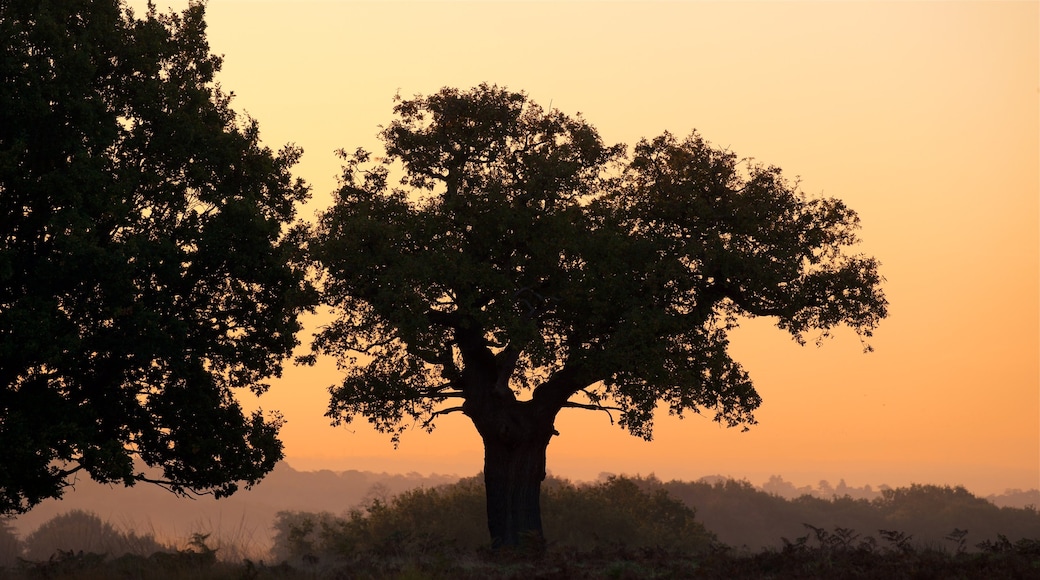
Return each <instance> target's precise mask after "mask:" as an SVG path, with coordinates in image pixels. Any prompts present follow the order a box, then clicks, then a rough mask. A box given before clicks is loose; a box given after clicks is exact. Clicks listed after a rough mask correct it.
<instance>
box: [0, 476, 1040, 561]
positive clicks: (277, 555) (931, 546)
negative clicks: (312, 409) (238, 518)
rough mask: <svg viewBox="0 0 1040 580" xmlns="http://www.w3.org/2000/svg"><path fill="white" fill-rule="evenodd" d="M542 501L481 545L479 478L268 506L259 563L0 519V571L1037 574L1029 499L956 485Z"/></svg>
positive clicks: (76, 523)
mask: <svg viewBox="0 0 1040 580" xmlns="http://www.w3.org/2000/svg"><path fill="white" fill-rule="evenodd" d="M542 501H543V505H542V508H543V513H544V518H545V521H544V527H545V531H546V535H547V536H548V537H549V538H551V541H550V543H549V544H548V545H546V546H542V547H539V548H536V549H534V550H530V551H526V552H523V551H516V550H499V551H496V552H492V551H491V550H489V549H487V548H486V546H487V543H488V542H487V529H486V527H485V525H484V518H483V515H484V489H483V484H482V482H481V479H479V478H467V479H463V480H461V481H459V482H458V483H455V484H451V485H443V486H438V487H433V488H428V489H415V490H411V491H407V492H404V493H400V494H397V495H394V496H386V495H383V496H381V495H380V494H378V493H376V494H373V496H372V497H370V498H369V499H368V500H367V501H366V502H365V503H364V504H363V505H360V506H358V507H356V508H354V509H351V510H349V511H347V512H346V513H344V514H341V515H335V514H332V513H328V512H323V513H312V512H280V513H279V514H278V516H277V517H276V519H275V521H274V522H273V527H274V530H275V543H274V546H273V548H272V550H271V551H270V554H268V555H267V557H266V558H264V559H260V558H248V559H247V558H243V557H242V553H243V551H242V550H241V549H236V547H235V546H233V545H228V544H223V545H222V544H220V543H219V542H216V543H215V542H214V539H213V538H211V537H210V536H209V535H208V534H203V533H196V534H194V535H192V536H191V537H190V538H189V539H188V540H187V541H185V542H183V544H182V545H173V544H164V543H163V542H160V541H159V540H156V539H155V538H154V537H153V536H151V535H149V534H140V533H137V532H134V531H130V530H120V529H118V528H116V527H115V526H113V525H111V524H110V523H108V522H104V521H103V520H101V518H99V517H98V516H97V515H95V514H92V513H89V512H83V511H72V512H69V513H67V514H64V515H61V516H58V517H55V518H53V519H52V520H50V521H48V522H46V523H45V524H43V525H41V526H40V527H39V528H38V529H37V530H35V531H34V532H32V533H30V534H28V535H26V537H24V538H20V537H19V536H18V535H17V534H16V533H14V531H13V530H12V529H11V528H10V527H9V526H7V525H6V522H3V524H4V525H3V526H0V566H2V568H0V577H3V578H16V579H17V578H127V579H131V578H158V579H163V578H171V579H175V578H176V579H179V578H203V579H205V578H242V579H247V578H257V579H259V578H308V579H310V578H314V579H317V578H341V577H344V576H345V575H346V576H348V577H351V578H486V577H497V578H523V579H525V580H526V579H530V578H603V577H608V578H668V577H696V578H752V577H753V578H765V577H772V578H886V579H887V578H997V577H1001V578H1004V577H1007V578H1015V577H1020V578H1025V577H1035V575H1036V574H1037V573H1038V572H1040V514H1038V513H1037V510H1036V508H1035V507H1033V506H1029V507H1026V508H1000V507H997V506H995V505H993V504H991V503H989V502H987V501H985V500H983V499H980V498H977V497H975V496H973V495H972V494H971V493H969V492H968V491H967V490H965V489H964V488H960V487H952V488H951V487H939V486H919V485H914V486H911V487H908V488H899V489H886V490H884V491H883V492H882V494H881V495H880V497H877V498H875V499H872V500H868V499H852V498H851V497H840V498H839V497H834V498H832V499H830V500H825V499H821V498H814V497H809V496H805V497H802V498H798V499H795V500H786V499H784V498H781V497H779V496H776V495H772V494H768V493H765V492H762V491H759V490H756V489H755V488H753V487H752V486H751V485H750V484H747V483H746V482H737V481H720V482H715V483H704V482H698V483H690V482H677V481H672V482H661V481H659V480H657V479H654V478H627V477H611V478H609V479H607V480H605V481H601V482H598V483H595V484H583V485H575V484H572V483H570V482H567V481H566V480H561V479H555V478H549V480H548V481H547V482H546V485H545V489H544V491H543V495H542ZM795 522H797V523H795ZM806 522H812V523H806ZM998 529H999V530H1000V531H994V530H998ZM936 530H941V531H936ZM734 538H735V539H736V540H737V541H734Z"/></svg>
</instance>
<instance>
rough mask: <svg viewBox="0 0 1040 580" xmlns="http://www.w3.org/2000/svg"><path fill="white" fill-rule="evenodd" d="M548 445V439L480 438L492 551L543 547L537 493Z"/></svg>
mask: <svg viewBox="0 0 1040 580" xmlns="http://www.w3.org/2000/svg"><path fill="white" fill-rule="evenodd" d="M550 435H551V433H550ZM548 445H549V439H548V437H530V438H529V439H528V440H522V441H515V440H514V441H510V440H505V439H503V438H496V437H484V484H485V486H486V488H487V515H488V531H490V532H491V547H492V548H496V549H497V548H502V547H517V546H522V547H525V548H526V547H532V548H534V549H540V548H541V547H542V546H543V545H544V539H543V538H544V537H543V534H542V513H541V490H542V481H543V480H544V479H545V450H546V448H547V447H548Z"/></svg>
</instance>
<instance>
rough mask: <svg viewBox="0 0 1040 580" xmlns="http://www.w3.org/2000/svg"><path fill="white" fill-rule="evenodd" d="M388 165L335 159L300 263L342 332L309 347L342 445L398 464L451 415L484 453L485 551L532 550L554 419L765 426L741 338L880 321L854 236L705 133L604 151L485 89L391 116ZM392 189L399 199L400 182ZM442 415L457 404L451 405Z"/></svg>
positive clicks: (509, 96) (879, 302) (425, 100)
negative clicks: (666, 418)
mask: <svg viewBox="0 0 1040 580" xmlns="http://www.w3.org/2000/svg"><path fill="white" fill-rule="evenodd" d="M394 111H395V113H396V118H395V119H394V120H393V122H392V123H390V124H389V126H387V127H386V128H385V129H384V130H383V131H382V133H381V138H382V141H383V143H384V144H385V149H386V151H385V154H384V155H383V156H381V157H377V158H373V157H372V156H371V154H370V153H368V152H366V151H364V150H357V151H356V152H354V153H346V152H341V154H342V155H343V157H344V159H345V166H344V171H343V178H342V186H341V187H340V188H339V190H338V192H337V193H336V198H335V203H334V205H333V207H331V208H330V209H328V210H327V211H326V212H325V213H324V214H323V215H322V216H321V217H320V221H319V223H318V224H317V226H316V229H315V231H314V234H313V236H312V239H311V241H310V244H309V248H310V251H311V254H312V256H313V257H314V259H315V261H316V262H317V263H319V264H320V265H321V266H322V267H323V279H322V280H321V283H320V284H321V292H322V302H323V303H325V304H328V305H330V306H331V307H332V309H333V312H334V318H333V320H332V322H331V323H330V324H328V326H326V327H324V328H323V329H321V330H320V332H318V333H317V334H316V336H315V340H314V342H313V344H312V348H313V352H312V354H311V355H309V356H308V357H305V361H307V362H313V361H314V360H315V358H316V356H317V355H319V354H326V355H332V356H334V357H336V359H337V360H338V361H339V364H340V365H341V367H342V368H343V369H344V371H345V376H344V379H343V381H342V383H340V384H338V385H334V386H332V387H331V388H330V391H331V394H332V397H331V402H330V407H329V412H328V415H329V416H330V417H331V418H332V419H333V421H334V422H349V421H350V420H351V419H352V418H354V417H359V416H360V417H366V418H367V419H368V420H369V421H371V422H372V424H373V425H374V426H375V427H376V428H377V429H379V430H381V431H384V432H386V433H388V434H392V437H393V440H394V441H395V442H396V441H397V440H398V438H399V436H400V435H401V433H402V432H403V430H405V429H407V428H408V426H409V425H412V424H419V425H421V426H423V427H425V428H426V429H432V428H433V427H434V423H435V420H436V419H437V418H438V417H440V416H442V415H444V414H447V413H451V412H456V411H461V412H463V413H464V414H465V415H467V416H468V417H469V418H470V419H471V420H472V421H473V424H474V425H475V427H476V429H477V431H478V433H479V434H480V436H481V438H482V440H483V443H484V448H485V459H484V478H485V484H486V489H487V504H488V527H489V530H490V533H491V537H492V542H493V545H496V546H499V545H515V544H517V543H519V542H520V540H521V538H523V537H526V536H534V537H535V538H539V537H540V536H541V529H542V527H541V519H540V514H539V490H540V484H541V481H542V480H543V479H544V477H545V457H546V455H545V454H546V447H547V445H548V443H549V441H550V439H551V438H552V437H553V435H555V434H557V433H556V431H555V429H554V420H555V418H556V415H557V413H559V411H560V410H561V409H563V408H568V407H580V408H585V409H601V410H607V411H608V412H609V411H611V410H613V411H616V412H619V413H620V415H619V423H620V425H621V426H622V427H624V428H626V429H627V430H628V431H630V432H631V433H632V434H633V435H637V436H640V437H644V438H646V439H650V438H651V435H652V427H653V413H654V411H655V409H656V408H657V407H658V406H659V405H664V406H666V407H667V408H668V410H669V411H670V412H671V413H674V414H678V415H679V416H682V415H683V414H684V413H686V412H700V411H701V410H703V409H708V410H713V411H714V413H715V420H716V421H720V422H724V423H726V424H727V425H730V426H736V425H744V426H745V428H746V426H747V425H750V424H753V423H754V422H755V419H754V414H753V411H754V410H755V409H756V408H757V407H758V405H759V402H760V399H759V396H758V394H757V393H756V392H755V389H754V387H753V385H752V383H751V380H750V378H749V377H748V375H747V373H746V372H745V371H744V370H743V369H742V368H741V366H740V365H739V364H738V363H737V362H735V361H734V360H732V359H731V358H730V356H729V354H728V352H727V347H728V341H727V333H728V331H729V330H731V329H732V328H734V327H735V326H736V325H737V323H738V321H739V318H740V317H750V316H770V317H774V318H775V319H776V320H777V324H778V326H779V327H780V328H782V329H784V330H786V331H788V332H790V333H791V334H792V335H793V336H794V337H795V339H797V340H798V341H800V342H804V341H805V337H806V333H808V332H809V331H811V330H816V331H818V332H819V333H820V334H821V335H822V336H826V335H827V333H828V332H829V331H830V329H832V328H833V327H835V326H836V325H839V324H842V323H844V324H847V325H849V326H851V327H852V328H854V329H855V330H856V331H857V332H858V333H859V334H860V335H861V336H862V337H869V336H870V335H871V331H872V330H873V329H874V328H875V327H876V325H877V323H878V322H879V320H880V319H881V318H883V317H884V316H885V314H886V301H885V298H884V295H883V293H882V291H881V289H880V283H881V281H882V279H881V277H880V275H879V274H878V271H877V267H878V264H877V262H876V261H875V260H874V259H873V258H870V257H865V256H862V255H855V254H850V253H848V252H847V248H848V247H849V246H851V245H852V244H854V243H856V241H857V239H856V236H855V229H856V226H857V217H856V214H855V213H854V212H853V211H852V210H851V209H849V208H847V207H846V206H845V205H844V204H843V203H841V202H840V201H838V200H835V199H807V198H806V196H804V195H803V194H801V193H800V192H799V191H798V190H797V187H796V185H795V184H792V183H791V182H789V181H787V180H785V179H784V178H783V176H782V174H781V172H780V170H779V169H777V168H775V167H768V166H761V165H757V164H754V163H750V162H742V161H740V160H738V159H737V157H736V156H735V155H734V154H732V153H730V152H729V151H725V150H720V149H717V148H713V147H712V146H711V145H710V144H708V143H707V142H706V141H704V140H703V139H702V138H701V137H700V136H698V135H697V134H696V133H694V134H692V135H691V136H689V137H688V138H686V139H683V140H679V139H677V138H675V137H673V136H672V135H670V134H668V133H665V134H664V135H661V136H659V137H657V138H655V139H652V140H643V141H640V142H639V143H638V144H637V145H636V146H635V148H634V151H633V153H632V155H631V156H628V155H626V151H625V148H624V147H623V146H606V145H604V144H603V142H602V140H601V139H600V137H599V135H598V133H597V132H596V130H595V129H594V128H593V127H592V126H591V125H589V124H588V123H587V122H586V121H585V120H584V119H582V118H581V117H580V116H578V117H569V116H567V115H565V114H563V113H561V112H559V111H557V110H550V111H546V110H544V109H542V108H541V107H539V106H538V105H537V104H535V103H533V102H531V101H530V100H529V99H528V98H527V97H526V96H525V95H524V94H523V93H517V92H509V91H507V90H505V89H500V88H498V87H492V86H487V85H481V86H479V87H476V88H474V89H472V90H469V91H460V90H457V89H451V88H445V89H443V90H441V91H440V92H438V93H436V94H434V95H430V96H425V97H423V96H418V97H416V98H414V99H405V100H402V99H398V102H397V104H396V106H395V108H394ZM397 171H399V172H400V174H401V178H400V181H399V183H396V182H395V181H394V179H392V177H391V176H392V173H393V172H397ZM452 401H460V402H461V403H460V404H455V403H453V402H452Z"/></svg>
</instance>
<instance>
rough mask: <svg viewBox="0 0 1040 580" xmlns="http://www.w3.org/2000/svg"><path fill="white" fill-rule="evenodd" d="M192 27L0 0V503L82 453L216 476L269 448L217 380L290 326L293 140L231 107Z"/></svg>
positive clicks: (297, 277) (45, 493)
mask: <svg viewBox="0 0 1040 580" xmlns="http://www.w3.org/2000/svg"><path fill="white" fill-rule="evenodd" d="M205 28H206V27H205V21H204V8H203V5H202V4H201V3H198V2H196V3H192V4H191V5H190V6H189V7H188V8H187V9H186V10H185V11H184V12H183V13H171V14H158V13H157V12H156V11H155V9H154V8H152V9H150V10H149V11H148V13H147V14H145V15H144V16H143V17H140V18H139V17H136V16H135V15H133V14H132V13H131V12H129V11H128V10H126V9H125V8H124V7H123V6H122V5H121V2H119V1H117V0H66V1H62V2H40V1H28V0H10V1H5V2H2V3H0V512H3V513H12V512H21V511H25V510H27V509H29V508H31V507H32V506H33V505H35V504H37V503H39V502H40V501H41V500H43V499H46V498H50V497H59V496H60V495H61V494H62V491H63V489H64V488H65V487H66V486H68V485H70V484H71V483H73V482H74V481H75V478H76V477H79V476H80V475H82V474H87V475H89V476H90V477H92V478H94V479H96V480H98V481H101V482H115V483H122V484H126V485H132V484H134V483H135V482H138V481H154V482H157V483H160V484H162V485H165V486H167V487H169V488H170V489H172V490H174V491H177V492H181V493H188V492H198V493H214V494H216V495H218V496H220V495H224V494H229V493H232V492H233V491H235V489H236V488H237V486H238V485H239V483H240V482H243V481H244V482H246V484H252V483H255V482H256V481H258V480H259V479H260V478H262V477H263V476H264V475H265V474H266V473H267V472H269V471H270V470H271V469H272V468H273V467H274V465H275V463H276V462H277V461H278V460H279V459H280V458H281V457H282V447H281V443H280V442H279V441H278V440H277V437H276V436H277V433H278V429H279V425H280V423H281V420H280V418H279V417H278V416H277V415H275V414H264V413H261V412H259V411H258V412H255V413H246V412H244V411H243V409H242V408H241V407H240V405H239V404H238V402H236V400H235V398H234V395H233V390H234V389H236V388H243V387H244V388H250V389H252V390H254V391H256V392H257V393H259V392H262V391H263V390H264V389H265V388H266V384H265V380H266V379H268V378H269V377H271V376H276V375H278V374H279V373H280V372H281V365H282V363H283V361H284V360H285V358H286V357H287V356H289V354H290V353H291V351H292V349H293V347H294V346H295V345H296V344H297V339H296V337H295V335H296V333H297V331H298V330H299V324H298V322H297V317H298V315H299V314H300V312H301V308H302V307H303V306H305V303H306V299H307V298H309V296H308V290H307V289H308V284H307V283H306V281H305V270H304V267H303V266H302V265H301V263H300V262H298V261H297V258H298V252H299V249H300V244H299V237H300V236H299V234H300V232H301V231H302V230H301V229H300V228H299V227H294V226H291V225H290V224H291V223H292V222H293V220H294V211H295V209H294V207H295V205H296V204H297V203H298V202H301V201H302V200H304V199H305V197H306V196H307V188H306V187H305V186H304V184H303V183H302V182H300V181H298V180H296V179H294V178H293V177H292V176H291V174H290V168H291V167H292V165H293V164H294V163H295V162H296V161H297V159H298V157H299V155H300V153H301V152H300V151H299V150H298V149H297V148H295V147H291V146H289V147H286V148H284V149H282V150H281V151H280V152H277V153H276V152H273V151H271V150H270V149H268V148H266V147H263V146H262V145H261V144H260V142H259V138H258V127H257V124H256V122H255V121H253V120H251V119H248V118H243V117H240V116H238V115H236V114H235V112H234V111H233V110H232V109H231V108H230V106H229V104H230V100H231V97H230V95H229V94H227V93H225V92H223V91H222V90H221V89H220V87H219V86H218V85H217V84H215V82H214V74H215V73H216V72H217V71H218V70H219V69H220V65H221V59H220V58H219V57H217V56H214V55H213V54H211V53H210V51H209V46H208V44H207V41H206V35H205ZM142 465H147V466H152V467H155V468H157V470H147V471H146V470H144V469H142Z"/></svg>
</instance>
